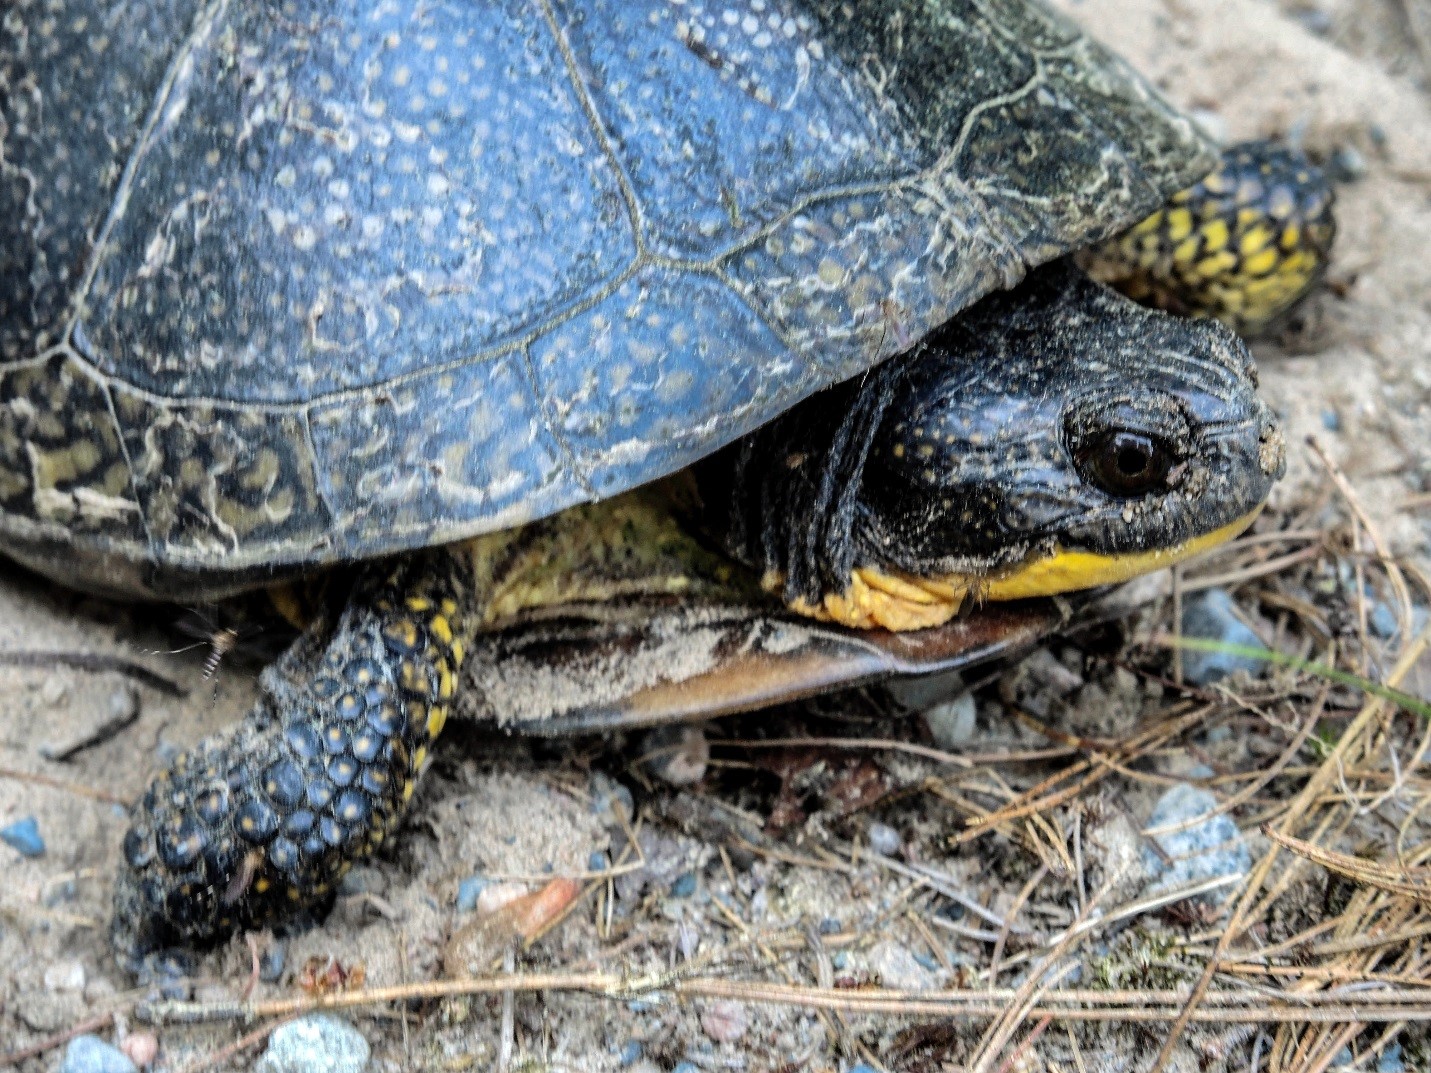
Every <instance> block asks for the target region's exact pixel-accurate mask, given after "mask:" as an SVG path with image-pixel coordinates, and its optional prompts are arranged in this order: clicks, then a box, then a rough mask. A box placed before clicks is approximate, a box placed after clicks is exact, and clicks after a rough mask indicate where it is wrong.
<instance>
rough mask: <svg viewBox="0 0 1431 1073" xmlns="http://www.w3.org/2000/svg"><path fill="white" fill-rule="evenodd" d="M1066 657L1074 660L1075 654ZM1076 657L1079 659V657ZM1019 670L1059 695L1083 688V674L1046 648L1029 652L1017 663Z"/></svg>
mask: <svg viewBox="0 0 1431 1073" xmlns="http://www.w3.org/2000/svg"><path fill="white" fill-rule="evenodd" d="M1068 658H1069V660H1070V661H1074V660H1075V654H1073V653H1070V654H1069V657H1068ZM1077 658H1078V659H1081V657H1077ZM1019 670H1021V671H1023V672H1024V673H1025V674H1026V675H1028V676H1029V678H1030V679H1032V680H1033V681H1034V682H1036V683H1037V684H1038V685H1039V686H1041V687H1042V688H1044V689H1048V690H1052V691H1053V692H1054V693H1057V694H1058V695H1059V696H1061V697H1066V696H1068V694H1070V693H1072V692H1073V691H1074V690H1076V689H1082V688H1083V675H1082V674H1080V673H1079V672H1078V671H1077V670H1075V669H1074V667H1071V666H1069V664H1068V663H1066V662H1065V661H1064V660H1061V659H1059V658H1058V657H1057V656H1055V655H1054V654H1053V652H1052V651H1050V650H1049V649H1047V648H1038V649H1035V650H1034V651H1033V652H1030V653H1029V655H1028V657H1027V658H1026V659H1025V660H1024V661H1023V662H1022V663H1021V664H1019Z"/></svg>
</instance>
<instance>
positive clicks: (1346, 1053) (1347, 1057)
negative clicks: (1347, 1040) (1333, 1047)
mask: <svg viewBox="0 0 1431 1073" xmlns="http://www.w3.org/2000/svg"><path fill="white" fill-rule="evenodd" d="M1355 1061H1356V1056H1355V1055H1354V1054H1352V1050H1351V1048H1350V1047H1343V1048H1342V1049H1341V1050H1339V1051H1338V1052H1337V1053H1336V1054H1334V1055H1332V1061H1331V1068H1332V1069H1341V1068H1342V1067H1343V1066H1349V1065H1351V1064H1352V1063H1353V1062H1355Z"/></svg>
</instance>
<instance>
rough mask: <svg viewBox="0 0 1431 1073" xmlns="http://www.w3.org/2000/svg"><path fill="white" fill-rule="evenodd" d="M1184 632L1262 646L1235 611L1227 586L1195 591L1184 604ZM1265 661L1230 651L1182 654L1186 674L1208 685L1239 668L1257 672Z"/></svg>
mask: <svg viewBox="0 0 1431 1073" xmlns="http://www.w3.org/2000/svg"><path fill="white" fill-rule="evenodd" d="M1183 633H1184V635H1186V636H1188V637H1199V638H1204V639H1206V640H1212V641H1219V642H1222V643H1223V644H1233V645H1246V646H1248V647H1251V648H1263V647H1265V646H1264V645H1263V644H1262V639H1261V638H1260V637H1258V636H1257V634H1255V633H1253V632H1252V630H1251V629H1249V628H1248V626H1247V624H1246V623H1244V622H1243V621H1242V620H1241V619H1239V618H1238V617H1237V615H1236V614H1235V613H1234V612H1233V602H1232V597H1231V596H1230V595H1228V593H1227V591H1226V590H1225V589H1207V590H1206V591H1204V592H1200V593H1196V594H1195V595H1193V596H1192V597H1190V598H1189V599H1188V601H1187V603H1186V604H1184V605H1183ZM1264 666H1265V663H1264V661H1262V660H1260V659H1253V658H1252V657H1251V656H1242V655H1233V654H1232V653H1229V652H1194V651H1186V652H1184V653H1183V677H1184V678H1185V679H1186V680H1187V681H1188V682H1190V683H1191V684H1192V685H1195V686H1205V685H1208V684H1210V683H1212V682H1216V681H1218V680H1219V679H1222V678H1226V677H1227V676H1228V675H1230V674H1235V673H1236V672H1237V671H1246V672H1247V673H1248V674H1257V673H1259V672H1260V671H1261V670H1262V669H1263V668H1264Z"/></svg>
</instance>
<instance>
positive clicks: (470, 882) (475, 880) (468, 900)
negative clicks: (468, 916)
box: [457, 876, 487, 913]
mask: <svg viewBox="0 0 1431 1073" xmlns="http://www.w3.org/2000/svg"><path fill="white" fill-rule="evenodd" d="M486 886H487V881H486V880H485V879H483V878H482V877H481V876H468V877H467V878H466V879H464V880H463V881H462V882H461V883H459V884H457V911H458V912H459V913H470V912H472V910H474V909H476V908H477V898H478V896H479V895H481V893H482V891H483V890H484V889H486Z"/></svg>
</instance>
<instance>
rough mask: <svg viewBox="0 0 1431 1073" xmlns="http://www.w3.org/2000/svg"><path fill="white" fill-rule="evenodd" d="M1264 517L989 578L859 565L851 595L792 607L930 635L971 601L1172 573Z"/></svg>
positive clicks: (1068, 555) (844, 621)
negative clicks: (1167, 542)
mask: <svg viewBox="0 0 1431 1073" xmlns="http://www.w3.org/2000/svg"><path fill="white" fill-rule="evenodd" d="M1261 512H1262V508H1261V507H1260V506H1259V507H1257V508H1256V509H1255V510H1252V511H1249V512H1248V513H1247V514H1244V515H1243V516H1242V517H1241V518H1238V519H1237V520H1236V521H1234V522H1231V523H1229V524H1227V525H1224V526H1223V527H1222V528H1220V529H1214V530H1213V531H1212V532H1210V533H1205V534H1203V535H1202V536H1200V537H1194V538H1193V539H1192V540H1189V541H1185V542H1184V543H1182V544H1175V545H1174V546H1172V547H1170V548H1159V549H1157V550H1155V551H1136V552H1124V553H1123V554H1119V555H1100V554H1097V553H1096V552H1089V551H1067V550H1064V549H1057V550H1055V551H1054V552H1053V554H1052V555H1046V556H1043V557H1041V558H1037V559H1028V560H1026V561H1024V562H1022V563H1018V564H1016V565H1014V566H1011V567H1008V568H1006V569H1004V570H1002V571H999V572H998V573H994V574H989V575H986V576H977V575H972V574H951V575H949V576H947V577H941V578H919V577H912V576H896V575H892V574H886V573H883V572H881V571H879V570H877V569H874V568H872V567H858V568H856V569H855V571H854V573H853V574H852V575H851V576H850V585H849V588H847V589H846V590H845V591H844V592H842V593H837V594H832V595H828V596H826V597H825V598H824V599H823V600H822V601H821V602H820V603H819V604H818V605H816V604H810V603H808V602H807V601H805V600H796V601H794V602H792V603H791V605H790V606H791V609H792V610H794V611H797V612H799V613H800V614H802V615H808V616H810V617H811V618H815V619H820V620H822V621H825V622H838V623H839V624H840V625H842V626H849V627H852V628H854V629H857V630H869V629H885V630H895V631H901V630H922V629H927V628H928V627H930V626H939V625H942V624H943V623H945V622H948V621H949V620H950V619H951V618H953V617H954V616H955V615H956V614H957V613H958V611H959V608H960V607H961V606H962V605H963V603H964V600H965V599H966V598H967V597H969V596H971V595H972V596H973V597H974V598H976V599H980V600H1026V599H1030V598H1032V597H1035V596H1053V595H1056V594H1058V593H1062V592H1074V591H1076V590H1078V589H1091V588H1096V587H1097V586H1099V585H1113V584H1117V583H1118V582H1120V581H1127V580H1129V579H1130V578H1135V577H1138V576H1139V575H1141V574H1148V573H1152V572H1153V571H1154V570H1162V569H1165V568H1166V567H1169V566H1172V565H1174V564H1175V563H1180V562H1182V561H1183V560H1184V559H1189V558H1191V557H1192V556H1194V555H1199V554H1201V553H1202V552H1205V551H1209V550H1211V549H1212V548H1215V547H1217V546H1218V545H1220V544H1225V543H1226V542H1227V541H1229V540H1231V539H1232V538H1233V537H1236V536H1238V535H1239V534H1240V533H1242V532H1243V531H1244V530H1245V529H1246V528H1247V527H1248V526H1249V525H1251V524H1252V522H1253V521H1254V520H1255V519H1256V517H1257V515H1258V514H1260V513H1261ZM780 580H781V579H779V578H775V577H770V578H767V579H765V586H766V588H767V589H774V588H778V586H779V584H780Z"/></svg>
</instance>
